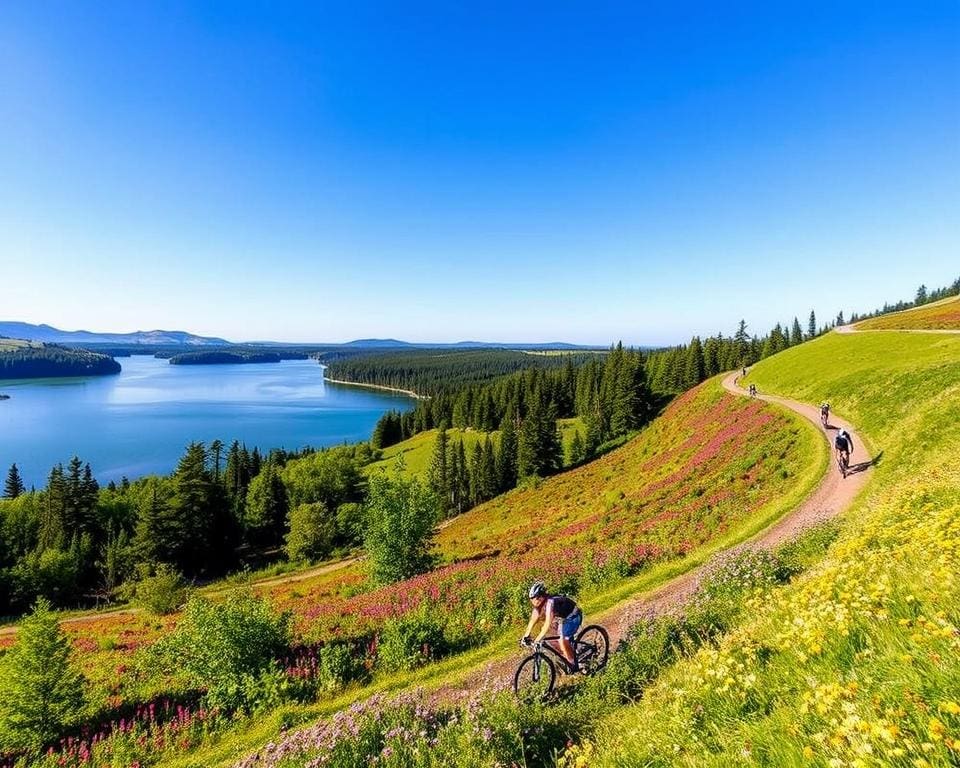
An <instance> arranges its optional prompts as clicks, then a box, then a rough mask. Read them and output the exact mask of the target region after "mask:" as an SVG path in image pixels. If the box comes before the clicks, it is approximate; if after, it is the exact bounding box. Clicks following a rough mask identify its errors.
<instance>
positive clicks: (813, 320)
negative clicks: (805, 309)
mask: <svg viewBox="0 0 960 768" xmlns="http://www.w3.org/2000/svg"><path fill="white" fill-rule="evenodd" d="M816 335H817V315H816V314H815V313H814V311H813V310H812V309H811V310H810V320H809V321H808V322H807V338H808V339H812V338H814V337H815V336H816Z"/></svg>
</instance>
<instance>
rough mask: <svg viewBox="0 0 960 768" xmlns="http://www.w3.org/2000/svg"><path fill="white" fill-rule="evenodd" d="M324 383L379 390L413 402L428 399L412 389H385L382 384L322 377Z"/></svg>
mask: <svg viewBox="0 0 960 768" xmlns="http://www.w3.org/2000/svg"><path fill="white" fill-rule="evenodd" d="M323 380H324V381H328V382H330V383H331V384H345V385H346V386H348V387H365V388H366V389H381V390H383V391H385V392H398V393H399V394H401V395H407V396H409V397H412V398H414V399H415V400H427V399H429V398H428V397H427V396H426V395H418V394H417V393H416V392H414V391H413V390H412V389H400V388H399V387H385V386H383V385H382V384H363V383H361V382H359V381H343V380H342V379H330V378H328V377H326V376H324V377H323Z"/></svg>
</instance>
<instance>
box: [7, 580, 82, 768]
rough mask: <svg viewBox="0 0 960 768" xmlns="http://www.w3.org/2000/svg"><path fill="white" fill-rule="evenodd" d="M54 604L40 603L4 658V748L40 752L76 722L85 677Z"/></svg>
mask: <svg viewBox="0 0 960 768" xmlns="http://www.w3.org/2000/svg"><path fill="white" fill-rule="evenodd" d="M70 655H71V648H70V641H69V639H68V638H67V636H66V635H65V634H64V633H63V631H62V630H61V629H60V625H59V624H58V623H57V615H56V614H55V613H54V612H53V611H52V610H50V603H49V602H47V601H46V600H44V599H42V598H41V599H40V600H38V601H37V603H36V605H35V607H34V609H33V613H32V614H31V615H30V616H28V617H27V618H26V619H24V620H23V623H22V624H21V625H20V630H19V632H18V634H17V642H16V644H15V645H14V646H13V648H12V649H11V650H10V651H9V652H8V653H7V654H6V655H5V656H4V657H3V658H2V659H0V749H3V750H25V751H31V752H36V751H38V750H40V749H41V748H42V747H43V746H45V745H46V744H48V743H49V742H51V741H54V740H55V739H56V738H58V737H59V736H60V735H61V734H62V732H63V730H64V728H66V727H69V726H70V725H73V724H74V723H76V721H77V720H78V719H79V718H80V716H81V714H82V711H83V700H84V679H83V676H82V675H81V674H80V672H79V671H78V670H77V669H76V668H75V667H74V665H73V663H72V661H71V658H70Z"/></svg>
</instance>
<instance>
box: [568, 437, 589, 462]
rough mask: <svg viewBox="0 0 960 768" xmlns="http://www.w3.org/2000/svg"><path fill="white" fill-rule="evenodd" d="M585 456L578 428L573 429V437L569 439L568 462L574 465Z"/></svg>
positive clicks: (584, 448)
mask: <svg viewBox="0 0 960 768" xmlns="http://www.w3.org/2000/svg"><path fill="white" fill-rule="evenodd" d="M585 458H586V447H585V445H584V442H583V438H582V437H580V430H579V429H577V430H574V433H573V439H572V440H571V441H570V456H569V459H570V461H569V463H570V465H571V466H576V465H577V464H579V463H580V462H582V461H583V460H584V459H585Z"/></svg>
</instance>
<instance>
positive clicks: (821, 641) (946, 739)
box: [564, 333, 960, 767]
mask: <svg viewBox="0 0 960 768" xmlns="http://www.w3.org/2000/svg"><path fill="white" fill-rule="evenodd" d="M958 361H960V338H955V337H947V336H938V335H921V334H908V333H871V334H859V335H858V334H853V335H837V334H830V335H828V336H826V337H823V338H821V339H818V340H816V341H814V342H810V343H808V344H804V345H802V346H799V347H796V348H792V349H790V350H788V351H786V352H783V353H781V354H778V355H776V356H774V357H772V358H769V359H768V360H765V361H763V362H761V363H759V364H758V365H757V366H756V367H755V368H754V369H753V371H751V374H750V377H749V378H748V380H747V383H748V384H749V383H750V382H754V383H756V384H757V385H758V387H760V389H761V391H765V392H774V393H777V394H782V395H786V396H788V397H792V398H795V399H798V400H803V401H806V402H813V403H815V402H819V401H821V400H824V399H826V400H829V401H830V402H831V404H832V405H833V407H834V409H835V410H836V411H837V412H838V413H839V414H840V415H842V416H844V417H846V418H848V419H850V420H851V421H852V422H853V423H854V424H855V425H856V426H857V427H858V428H859V429H862V430H864V433H865V435H866V436H868V437H869V438H870V443H871V444H872V445H873V446H874V450H877V451H882V452H883V459H882V461H881V463H880V465H879V466H878V468H877V469H876V471H875V474H874V477H873V479H872V480H871V482H870V483H869V484H868V486H867V488H866V491H865V492H864V493H863V494H861V496H860V498H859V499H858V500H857V501H856V502H855V504H854V507H853V508H852V510H851V511H850V512H849V513H848V514H847V515H846V516H845V517H844V518H843V526H842V532H841V536H840V539H839V540H838V541H837V542H836V544H834V545H833V547H832V548H831V549H830V550H829V551H828V553H827V556H826V557H825V558H824V560H823V561H822V562H821V563H820V564H819V565H818V566H816V567H815V568H814V569H813V570H812V571H811V572H810V573H809V574H807V575H805V576H802V577H800V578H799V579H798V580H797V581H796V582H795V583H793V584H791V585H789V586H787V587H784V588H781V589H779V590H777V591H775V592H774V593H773V595H772V596H771V597H769V599H767V600H766V601H764V602H762V603H758V604H757V605H756V606H755V608H754V610H753V616H752V618H751V619H749V620H748V621H747V622H746V623H745V624H744V625H743V626H742V627H740V628H738V629H736V630H734V631H733V632H731V633H730V634H729V635H727V636H726V637H724V638H722V639H721V641H720V642H719V643H718V645H717V646H716V647H715V648H714V647H711V648H706V649H703V650H702V651H700V652H698V653H697V654H695V655H694V656H693V657H691V658H690V659H687V660H684V661H681V662H678V663H676V664H674V665H672V666H670V667H668V668H666V669H664V670H663V672H662V674H661V675H660V678H659V679H658V681H657V682H656V683H654V684H653V685H652V686H651V688H650V689H649V690H648V691H646V693H645V695H644V697H643V699H642V700H641V701H640V703H638V704H636V705H633V706H629V707H625V708H623V709H622V710H620V711H618V712H616V713H615V714H613V715H611V716H609V717H607V718H606V719H604V720H602V721H601V722H600V723H598V724H597V725H596V726H595V728H594V735H593V736H592V737H591V738H590V739H588V740H587V741H586V742H585V743H583V744H581V745H579V746H578V747H576V748H574V749H572V750H571V751H570V753H569V754H568V755H567V757H566V758H565V760H564V765H565V766H575V765H578V764H580V763H578V761H580V760H586V759H587V757H589V758H590V763H591V764H592V765H598V766H634V765H683V766H727V765H769V766H798V767H799V766H828V765H837V766H840V765H843V766H852V765H863V766H868V765H869V766H873V765H904V766H907V765H910V766H930V765H956V764H957V762H958V758H960V706H958V700H960V664H958V662H957V659H958V654H960V630H958V629H957V628H958V626H960V607H958V606H960V364H958ZM951 745H952V746H951Z"/></svg>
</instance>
